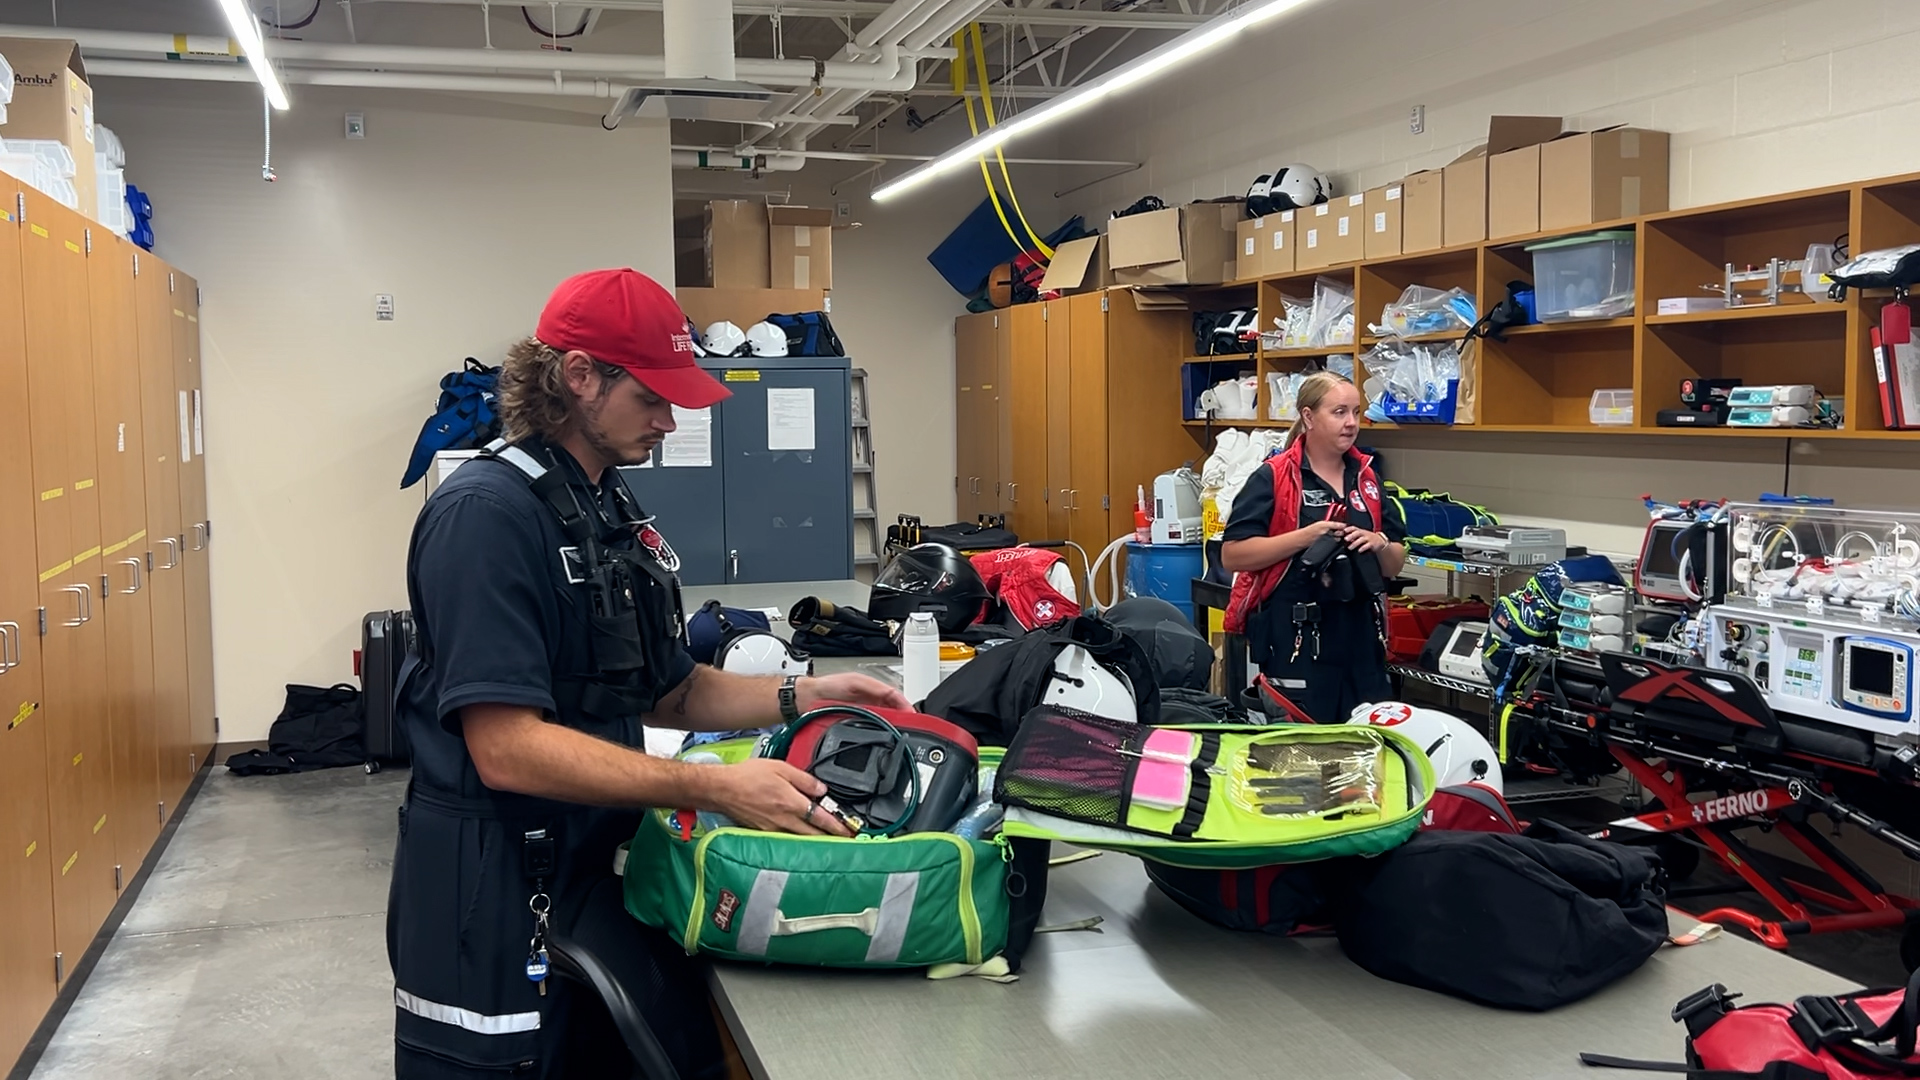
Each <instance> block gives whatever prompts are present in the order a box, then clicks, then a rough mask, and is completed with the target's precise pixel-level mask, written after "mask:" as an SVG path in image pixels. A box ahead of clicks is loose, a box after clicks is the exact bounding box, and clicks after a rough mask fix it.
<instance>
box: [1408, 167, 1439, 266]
mask: <svg viewBox="0 0 1920 1080" xmlns="http://www.w3.org/2000/svg"><path fill="white" fill-rule="evenodd" d="M1445 189H1446V174H1445V173H1444V172H1442V171H1441V170H1439V169H1426V170H1423V171H1421V172H1417V173H1414V174H1413V175H1412V176H1409V177H1407V178H1406V179H1405V180H1402V181H1400V192H1401V199H1400V203H1401V206H1400V251H1401V253H1403V254H1412V253H1414V252H1417V251H1432V250H1434V249H1435V248H1438V247H1440V246H1441V241H1442V239H1443V238H1444V235H1445V223H1446V216H1445V206H1444V202H1445V200H1444V199H1443V198H1442V194H1443V192H1444V191H1445Z"/></svg>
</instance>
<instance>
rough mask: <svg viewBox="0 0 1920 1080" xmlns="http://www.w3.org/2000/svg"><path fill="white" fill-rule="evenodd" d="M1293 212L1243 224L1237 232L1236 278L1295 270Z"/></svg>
mask: <svg viewBox="0 0 1920 1080" xmlns="http://www.w3.org/2000/svg"><path fill="white" fill-rule="evenodd" d="M1293 221H1294V212H1293V211H1291V210H1283V211H1281V212H1280V213H1277V214H1268V215H1267V216H1265V217H1257V218H1254V219H1252V220H1251V221H1243V222H1241V223H1240V226H1239V230H1238V233H1237V236H1238V243H1239V256H1238V258H1237V260H1236V261H1235V263H1234V278H1235V279H1236V280H1239V281H1246V280H1249V279H1251V278H1259V277H1270V276H1272V275H1274V274H1286V273H1291V272H1292V271H1293Z"/></svg>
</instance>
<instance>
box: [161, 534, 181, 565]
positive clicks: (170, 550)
mask: <svg viewBox="0 0 1920 1080" xmlns="http://www.w3.org/2000/svg"><path fill="white" fill-rule="evenodd" d="M160 542H161V543H163V544H165V545H167V564H166V565H165V566H162V567H160V569H162V570H172V569H174V568H176V567H178V566H179V565H180V541H178V540H176V539H174V538H173V537H171V536H163V537H161V538H160Z"/></svg>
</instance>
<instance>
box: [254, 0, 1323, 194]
mask: <svg viewBox="0 0 1920 1080" xmlns="http://www.w3.org/2000/svg"><path fill="white" fill-rule="evenodd" d="M222 2H223V3H224V2H229V0H222ZM1312 2H1313V0H1266V2H1265V3H1250V4H1247V5H1245V6H1243V7H1241V8H1239V9H1238V10H1236V11H1231V12H1229V13H1227V14H1224V15H1221V16H1220V17H1218V18H1216V19H1214V20H1213V21H1212V22H1209V23H1207V24H1206V25H1205V26H1201V27H1199V28H1197V29H1194V30H1189V31H1188V32H1186V33H1185V34H1182V35H1180V36H1179V37H1177V38H1175V39H1173V40H1172V41H1169V42H1167V43H1166V44H1165V45H1162V46H1160V47H1159V48H1157V49H1154V50H1153V51H1152V52H1149V53H1146V54H1144V55H1142V56H1139V57H1136V58H1134V59H1133V60H1130V61H1128V62H1127V63H1125V64H1122V65H1121V66H1119V67H1117V68H1115V69H1113V70H1112V71H1109V72H1107V73H1106V74H1105V75H1102V76H1100V77H1099V78H1097V79H1094V80H1093V81H1091V82H1086V83H1082V84H1080V85H1079V86H1076V87H1074V88H1073V89H1071V90H1069V91H1067V92H1066V93H1064V94H1062V95H1060V96H1059V97H1057V98H1052V99H1050V100H1049V101H1047V102H1046V103H1045V104H1043V105H1041V106H1039V107H1038V108H1036V109H1033V110H1032V111H1030V112H1024V113H1021V114H1020V115H1019V116H1016V117H1014V118H1013V119H1011V120H1008V121H1007V122H1006V123H1003V124H1000V125H998V126H997V127H993V128H990V129H988V130H987V131H983V132H981V133H980V134H979V135H976V136H974V137H973V138H971V139H968V140H967V141H966V142H963V143H961V144H960V145H959V146H956V147H954V148H953V149H951V150H949V151H947V152H946V153H944V154H941V155H940V156H939V157H937V158H934V159H933V160H932V161H929V162H927V163H926V164H924V165H919V166H916V167H914V168H912V169H908V170H907V171H906V172H904V173H901V174H900V175H899V176H897V177H895V178H893V179H892V180H890V181H888V182H887V183H885V184H882V185H881V186H880V188H879V189H878V190H876V191H875V192H874V193H873V200H874V201H875V202H884V201H886V200H887V199H891V198H893V197H894V196H896V195H899V194H901V193H903V192H906V191H909V190H911V189H913V188H916V187H919V186H920V185H922V184H924V183H926V182H927V181H929V180H932V179H933V178H935V177H937V176H941V175H943V174H945V173H948V172H952V171H953V170H954V169H957V168H959V167H960V166H962V165H966V164H969V163H971V162H973V161H975V160H977V159H978V158H979V157H980V156H981V155H983V154H985V153H987V152H989V151H991V150H992V149H993V148H994V147H996V146H999V145H1001V144H1003V143H1005V142H1007V141H1009V140H1011V139H1012V138H1013V137H1014V136H1016V135H1024V134H1027V133H1029V132H1032V131H1036V130H1038V129H1040V128H1042V127H1045V126H1046V125H1048V124H1052V123H1055V122H1057V121H1059V120H1062V119H1064V118H1066V117H1068V116H1071V115H1073V114H1074V113H1077V112H1079V111H1081V110H1082V109H1085V108H1087V107H1088V106H1090V105H1094V104H1096V103H1098V102H1101V101H1104V100H1106V99H1107V98H1108V97H1110V96H1112V95H1114V94H1117V93H1120V92H1121V91H1123V90H1126V89H1129V88H1130V87H1134V86H1138V85H1140V84H1141V83H1144V82H1146V81H1148V80H1150V79H1153V78H1155V77H1157V76H1158V75H1160V74H1161V73H1162V72H1164V71H1166V70H1167V69H1169V68H1171V67H1173V66H1175V65H1177V64H1182V63H1185V62H1186V61H1188V60H1191V59H1192V58H1193V57H1195V56H1198V55H1199V54H1200V53H1202V52H1205V51H1206V50H1208V49H1211V48H1213V47H1214V46H1215V45H1219V44H1220V43H1222V42H1224V41H1226V40H1227V39H1228V38H1231V37H1233V36H1234V35H1235V34H1238V33H1239V32H1240V31H1242V30H1246V29H1248V28H1250V27H1253V26H1257V25H1258V24H1260V23H1263V22H1266V21H1268V20H1269V19H1273V18H1277V17H1279V16H1281V15H1285V14H1286V13H1287V12H1289V11H1292V10H1293V9H1295V8H1299V7H1305V6H1306V5H1307V4H1310V3H1312Z"/></svg>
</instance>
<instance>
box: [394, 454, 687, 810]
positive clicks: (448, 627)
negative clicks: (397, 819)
mask: <svg viewBox="0 0 1920 1080" xmlns="http://www.w3.org/2000/svg"><path fill="white" fill-rule="evenodd" d="M554 457H555V458H556V459H557V461H558V462H559V467H560V468H562V469H565V470H567V471H568V472H569V474H570V484H571V486H572V487H573V489H574V491H575V493H576V495H577V496H578V497H579V498H580V500H581V503H582V505H584V506H591V505H592V504H593V502H594V501H598V502H600V504H601V505H602V506H604V507H607V509H608V513H609V514H610V515H611V513H612V500H611V497H610V496H609V495H608V494H607V493H606V492H604V491H602V490H600V489H599V488H597V487H595V486H594V485H592V484H590V483H588V482H587V480H586V477H585V475H584V473H583V472H582V471H581V470H580V468H579V466H577V465H575V464H574V463H573V461H572V459H571V458H569V457H568V456H567V454H566V452H565V451H563V450H556V451H555V452H554ZM635 544H637V540H633V539H631V538H629V539H626V540H624V541H622V542H621V543H619V544H615V545H609V546H625V547H628V548H631V547H633V546H634V545H635ZM571 545H572V541H571V540H569V539H567V538H566V536H565V534H564V533H563V532H562V531H561V528H560V523H559V521H558V519H557V518H556V517H555V515H554V512H553V510H552V509H551V508H550V507H549V506H548V505H547V504H546V503H545V502H544V501H543V500H542V499H541V498H540V497H539V496H537V495H535V494H534V493H533V491H532V490H531V488H529V486H528V483H527V478H526V476H525V474H523V473H521V472H520V470H518V469H516V468H514V467H513V466H511V465H509V464H507V463H505V462H500V461H486V460H476V461H471V462H468V463H467V464H465V465H462V466H461V467H460V468H459V469H457V470H456V471H455V472H454V474H453V475H452V476H451V477H449V478H448V479H447V481H446V482H445V483H443V484H441V485H440V487H439V488H438V489H437V490H436V491H435V492H434V493H433V497H432V498H430V499H428V500H427V505H426V509H425V510H423V511H421V514H420V518H419V520H418V522H417V523H416V524H415V525H414V530H413V542H412V547H411V550H410V551H409V554H408V559H407V596H408V598H409V600H410V602H411V603H412V605H413V615H414V620H415V622H416V625H417V626H418V629H419V634H420V642H421V652H422V655H424V656H425V657H427V658H428V660H427V663H426V664H425V665H424V666H423V667H422V668H421V670H420V671H418V672H417V673H416V674H415V675H414V676H413V678H411V679H410V680H409V681H408V683H407V686H406V689H405V691H404V692H403V693H402V695H401V699H400V703H399V710H398V711H399V715H398V717H397V719H398V722H400V723H404V724H406V725H407V731H408V734H409V736H410V737H411V738H412V740H413V753H414V777H415V781H416V782H425V783H426V784H429V785H430V786H432V787H434V788H438V789H439V790H441V791H443V792H446V793H448V794H454V795H458V796H462V797H466V798H480V797H486V796H488V795H489V794H491V793H489V792H487V791H486V789H485V788H484V787H483V786H482V785H481V784H480V781H479V776H478V774H477V773H476V772H475V771H474V769H473V764H472V760H471V758H469V757H468V756H467V752H466V742H465V740H464V739H462V738H461V736H460V709H461V708H462V707H463V706H467V705H476V704H500V705H523V706H526V707H527V708H530V709H535V710H539V711H542V712H544V713H546V714H547V715H548V717H549V719H551V720H553V721H555V722H557V723H560V724H564V725H566V726H567V727H572V728H579V729H581V730H583V731H588V732H591V733H592V734H594V735H597V736H599V737H601V738H605V739H608V740H610V741H613V742H618V743H622V744H624V745H627V746H634V747H638V746H641V745H643V741H642V740H643V737H642V731H641V726H640V722H639V719H638V718H637V717H630V718H626V719H624V720H622V721H620V722H616V723H612V724H608V723H602V722H600V721H596V720H594V719H591V718H589V717H586V716H584V715H571V714H569V713H568V712H567V711H566V710H564V709H558V708H557V707H556V702H555V692H554V691H555V681H556V678H557V677H559V676H565V675H592V674H593V673H594V672H593V666H594V665H593V652H592V646H591V630H590V626H589V623H588V613H587V603H588V600H587V591H586V588H585V587H584V586H581V585H575V584H571V583H570V582H569V581H568V580H567V575H566V570H565V568H564V567H563V564H562V562H561V556H560V549H561V548H563V547H569V546H571ZM643 557H644V556H643ZM693 667H694V664H693V658H692V657H690V656H688V655H687V653H686V651H685V650H684V649H678V650H675V652H674V662H673V664H672V665H671V670H668V671H663V672H660V673H658V676H657V678H656V679H655V680H653V682H654V685H655V686H658V687H660V688H662V690H664V689H666V688H671V687H674V686H678V685H679V684H680V683H681V682H682V681H683V680H685V679H686V677H687V676H688V675H689V674H690V673H691V672H692V671H693ZM556 713H557V715H556Z"/></svg>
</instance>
